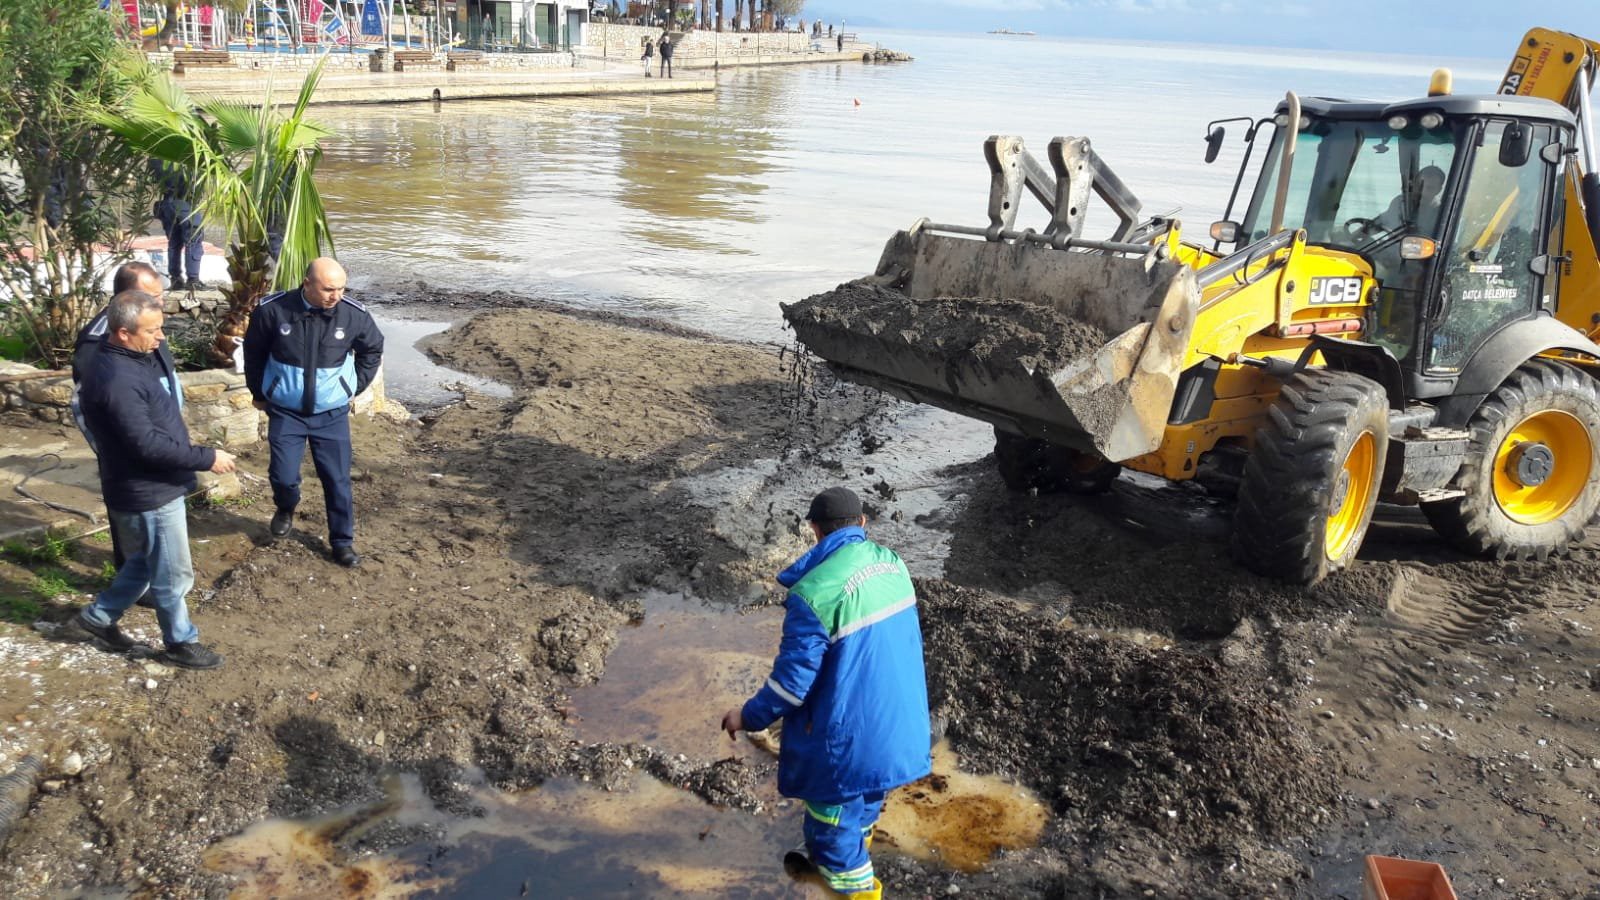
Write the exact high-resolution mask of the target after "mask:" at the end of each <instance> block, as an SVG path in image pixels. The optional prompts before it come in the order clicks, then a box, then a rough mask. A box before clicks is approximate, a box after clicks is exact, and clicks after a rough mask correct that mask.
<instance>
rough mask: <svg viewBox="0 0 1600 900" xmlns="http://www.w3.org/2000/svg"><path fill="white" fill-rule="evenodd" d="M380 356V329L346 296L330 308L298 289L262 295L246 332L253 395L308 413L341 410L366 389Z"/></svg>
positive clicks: (248, 377)
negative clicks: (319, 305)
mask: <svg viewBox="0 0 1600 900" xmlns="http://www.w3.org/2000/svg"><path fill="white" fill-rule="evenodd" d="M382 358H383V334H382V333H380V332H379V331H378V326H377V323H375V322H373V321H372V315H371V314H370V313H368V312H367V308H366V307H365V306H362V305H361V304H360V303H357V302H356V301H354V300H352V299H350V298H349V297H348V296H347V297H345V298H344V299H343V300H340V301H339V302H338V303H336V304H334V306H333V308H332V309H326V310H324V309H318V308H315V307H313V306H311V305H310V304H309V303H307V302H306V300H305V297H304V296H303V295H302V293H301V291H300V289H299V288H295V289H294V290H292V291H285V292H283V293H278V294H273V295H271V296H269V297H266V298H265V299H263V300H262V301H261V303H260V304H259V305H258V306H256V311H255V312H253V313H251V314H250V327H249V328H248V329H246V330H245V336H244V378H245V384H246V385H248V386H249V388H250V394H251V396H253V397H255V398H256V399H257V400H265V401H267V403H269V404H270V405H272V406H274V407H277V408H278V409H283V410H287V411H289V412H292V413H298V414H300V415H304V416H309V415H313V414H315V413H321V412H327V411H328V410H331V409H340V408H343V407H345V406H348V405H349V404H350V399H351V398H352V397H354V396H355V395H357V394H359V393H361V392H362V391H364V390H366V389H367V385H369V384H371V383H372V379H373V378H374V377H376V376H377V374H378V364H379V362H380V361H381V360H382Z"/></svg>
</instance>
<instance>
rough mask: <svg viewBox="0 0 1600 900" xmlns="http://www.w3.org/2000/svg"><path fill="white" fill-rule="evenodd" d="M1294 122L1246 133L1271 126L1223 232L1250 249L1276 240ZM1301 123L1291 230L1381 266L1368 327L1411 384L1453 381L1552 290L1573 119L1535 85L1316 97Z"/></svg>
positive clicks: (1429, 393)
mask: <svg viewBox="0 0 1600 900" xmlns="http://www.w3.org/2000/svg"><path fill="white" fill-rule="evenodd" d="M1288 118H1289V113H1288V112H1287V110H1286V109H1283V108H1280V109H1279V111H1278V113H1277V115H1276V116H1275V117H1274V119H1272V120H1262V121H1261V122H1257V123H1253V124H1252V126H1251V128H1250V131H1249V133H1248V134H1247V139H1249V140H1251V143H1252V144H1253V143H1254V142H1255V140H1257V139H1259V138H1260V137H1262V136H1264V135H1266V134H1267V132H1266V130H1265V126H1267V125H1269V124H1270V125H1272V126H1273V128H1272V130H1271V132H1270V137H1268V140H1269V142H1270V143H1269V144H1268V147H1267V152H1266V154H1265V158H1264V159H1262V160H1261V162H1260V165H1261V168H1260V169H1259V171H1258V172H1257V173H1256V177H1255V189H1254V191H1253V192H1252V193H1251V194H1250V196H1249V199H1248V202H1247V203H1246V204H1245V205H1244V209H1243V214H1242V216H1241V220H1240V221H1239V222H1238V223H1237V224H1229V226H1228V228H1227V229H1226V230H1225V231H1224V232H1223V233H1224V234H1230V233H1231V234H1233V235H1236V236H1237V243H1238V245H1239V246H1240V247H1246V246H1248V245H1250V244H1254V243H1256V242H1258V241H1261V240H1264V239H1266V238H1268V237H1269V236H1270V235H1269V231H1270V228H1271V224H1270V223H1271V213H1272V210H1273V206H1274V202H1275V200H1276V199H1277V193H1278V190H1279V183H1280V176H1281V165H1282V155H1283V152H1284V148H1285V143H1286V142H1285V140H1284V136H1285V135H1286V134H1289V133H1290V132H1289V131H1288V126H1289V121H1288ZM1295 124H1296V128H1295V130H1294V131H1293V132H1292V133H1293V134H1294V135H1295V140H1294V154H1293V159H1292V161H1291V169H1290V172H1289V178H1288V183H1287V186H1286V198H1285V205H1284V214H1283V224H1284V227H1286V228H1300V229H1304V230H1305V233H1306V241H1307V243H1308V244H1312V245H1317V246H1320V247H1323V248H1327V249H1330V250H1335V251H1344V252H1348V253H1350V254H1353V255H1354V256H1357V257H1360V258H1361V259H1362V260H1364V261H1365V262H1366V263H1367V264H1368V265H1370V266H1371V269H1372V274H1373V277H1374V278H1375V279H1376V281H1377V283H1378V289H1377V293H1376V296H1375V297H1374V298H1373V300H1372V305H1371V307H1370V308H1369V309H1368V312H1367V319H1368V321H1367V323H1366V332H1365V339H1366V340H1368V341H1371V342H1373V343H1376V344H1378V345H1379V346H1381V347H1383V348H1384V349H1385V350H1387V351H1388V352H1390V353H1392V354H1393V355H1394V357H1395V358H1396V359H1397V360H1398V361H1399V363H1400V367H1401V370H1402V371H1403V373H1404V375H1405V378H1406V380H1407V381H1408V382H1409V384H1408V385H1407V391H1406V393H1407V394H1408V395H1410V396H1412V397H1416V398H1418V399H1426V398H1430V397H1441V396H1445V395H1449V394H1451V393H1453V392H1454V389H1455V386H1456V382H1457V380H1458V378H1459V376H1460V375H1461V373H1462V372H1463V371H1464V370H1465V368H1466V366H1467V363H1468V361H1469V360H1470V359H1471V358H1472V357H1473V355H1474V354H1475V353H1476V352H1477V351H1478V349H1479V348H1480V347H1482V346H1483V344H1484V342H1485V341H1487V340H1488V339H1490V338H1491V337H1492V336H1493V335H1495V334H1496V333H1497V332H1498V331H1500V330H1501V329H1502V328H1503V327H1505V326H1506V325H1509V324H1511V323H1513V322H1516V321H1520V320H1523V319H1528V318H1532V317H1534V316H1537V315H1539V314H1540V312H1541V310H1542V309H1544V308H1545V307H1546V306H1548V303H1549V301H1548V298H1550V297H1553V296H1555V290H1554V285H1553V284H1551V283H1549V282H1551V281H1553V280H1554V279H1555V278H1556V277H1558V276H1557V271H1556V270H1557V268H1558V267H1557V266H1554V265H1552V253H1553V252H1557V253H1558V252H1559V251H1552V249H1551V248H1552V247H1553V246H1554V245H1555V244H1556V243H1558V242H1557V241H1553V240H1552V235H1553V234H1556V233H1557V228H1558V226H1559V222H1558V219H1559V215H1558V210H1560V209H1561V204H1560V202H1559V201H1560V199H1561V198H1560V197H1559V196H1558V193H1559V187H1558V186H1559V185H1560V184H1561V181H1560V178H1559V176H1560V174H1561V169H1562V163H1563V161H1564V154H1563V152H1562V150H1563V148H1564V147H1567V148H1570V147H1572V146H1574V138H1573V131H1574V127H1575V122H1574V119H1573V116H1572V115H1571V114H1570V113H1569V112H1568V111H1567V110H1566V109H1564V108H1563V107H1561V106H1560V105H1559V104H1556V103H1553V102H1550V101H1548V100H1542V99H1537V98H1526V97H1509V96H1448V95H1446V96H1433V97H1428V98H1425V99H1419V100H1409V101H1405V102H1401V103H1393V104H1384V103H1371V102H1360V101H1342V100H1330V99H1324V98H1310V99H1307V100H1304V101H1302V103H1301V115H1300V117H1299V121H1298V122H1297V123H1295ZM1212 133H1213V135H1216V134H1217V132H1216V130H1213V132H1212ZM1214 139H1215V138H1214ZM1208 155H1214V154H1208ZM1251 155H1252V154H1249V153H1247V154H1246V156H1245V161H1244V162H1243V163H1242V164H1241V169H1240V173H1239V179H1238V181H1237V182H1236V185H1235V192H1236V196H1235V201H1238V200H1239V199H1240V198H1239V197H1238V196H1237V193H1238V191H1239V189H1240V185H1241V184H1242V183H1243V182H1244V181H1245V179H1247V178H1249V177H1250V173H1249V171H1248V169H1249V167H1250V156H1251ZM1234 205H1235V203H1234V202H1230V204H1229V210H1230V211H1231V210H1232V209H1233V208H1234Z"/></svg>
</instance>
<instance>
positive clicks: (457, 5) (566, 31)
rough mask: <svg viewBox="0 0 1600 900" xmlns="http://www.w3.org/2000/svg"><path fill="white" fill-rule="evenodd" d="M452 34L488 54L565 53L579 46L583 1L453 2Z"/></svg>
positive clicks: (585, 20) (585, 14) (585, 22)
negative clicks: (454, 26)
mask: <svg viewBox="0 0 1600 900" xmlns="http://www.w3.org/2000/svg"><path fill="white" fill-rule="evenodd" d="M446 6H447V8H448V7H453V10H452V11H453V12H454V13H455V17H454V18H455V24H456V33H457V34H459V35H462V36H463V37H464V38H465V39H466V40H465V43H466V44H467V45H469V46H473V47H481V48H487V49H491V50H508V51H515V50H536V49H537V50H569V49H571V48H573V47H581V46H583V42H584V38H585V36H586V35H585V33H584V29H586V28H587V27H588V26H589V3H588V2H587V0H563V2H554V3H545V2H538V0H456V2H454V3H447V4H446Z"/></svg>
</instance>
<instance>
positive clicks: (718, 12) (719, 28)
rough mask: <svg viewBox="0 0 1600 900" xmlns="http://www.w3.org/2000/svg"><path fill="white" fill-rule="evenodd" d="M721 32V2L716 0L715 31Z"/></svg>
mask: <svg viewBox="0 0 1600 900" xmlns="http://www.w3.org/2000/svg"><path fill="white" fill-rule="evenodd" d="M721 30H722V0H717V31H719V32H720V31H721Z"/></svg>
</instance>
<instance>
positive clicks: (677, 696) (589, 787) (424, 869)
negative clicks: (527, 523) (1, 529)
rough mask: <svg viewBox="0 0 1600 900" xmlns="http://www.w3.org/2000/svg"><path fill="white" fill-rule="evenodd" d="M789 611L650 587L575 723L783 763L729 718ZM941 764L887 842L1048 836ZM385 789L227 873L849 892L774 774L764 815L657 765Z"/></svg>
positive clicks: (970, 852) (703, 755)
mask: <svg viewBox="0 0 1600 900" xmlns="http://www.w3.org/2000/svg"><path fill="white" fill-rule="evenodd" d="M781 627H782V610H780V609H777V608H763V609H758V610H755V611H753V612H750V613H744V614H741V613H738V612H735V611H730V610H724V609H719V608H716V607H711V606H707V605H705V604H702V603H701V602H699V601H698V600H696V599H695V598H693V597H687V596H684V595H681V594H666V593H655V594H651V595H649V596H647V597H646V598H645V617H644V619H643V621H642V623H641V624H639V625H637V626H635V627H633V628H630V629H627V630H625V631H624V632H623V633H622V635H621V638H620V640H619V642H618V645H617V647H616V648H615V649H614V650H613V651H612V652H611V654H610V656H609V658H608V659H607V660H606V670H605V675H604V677H602V679H601V680H600V682H599V683H598V684H596V685H592V686H588V687H585V688H583V689H581V690H579V691H576V692H574V694H573V697H572V703H573V711H574V713H575V717H574V720H573V726H574V728H575V729H576V730H577V733H578V737H579V738H580V739H581V740H583V741H585V742H602V741H609V742H626V741H637V742H641V743H647V744H650V745H652V746H654V747H656V748H657V749H659V750H661V751H663V752H667V753H682V754H684V755H686V756H688V757H689V758H691V759H699V760H711V759H723V758H727V757H728V756H729V755H734V756H738V757H739V758H741V759H744V760H746V761H747V763H749V764H750V765H754V766H760V767H761V768H762V769H763V770H770V769H771V767H772V762H773V760H772V757H771V756H770V755H769V754H768V753H767V752H766V751H764V750H761V749H758V748H756V747H755V746H754V745H752V744H750V743H749V742H748V741H745V740H743V739H741V740H740V741H738V742H736V743H730V742H729V741H728V739H727V737H726V736H724V735H723V734H722V733H721V732H720V731H719V730H718V723H719V720H720V717H721V714H722V712H723V711H724V710H725V709H727V708H728V707H730V706H734V705H736V704H739V703H742V702H743V701H744V700H745V698H746V697H747V696H748V695H749V694H750V692H752V691H754V690H755V689H756V687H758V686H759V685H760V684H761V683H762V681H763V680H764V679H765V678H766V676H767V674H768V668H769V666H770V665H771V660H772V655H773V653H774V651H775V649H776V647H777V642H778V637H779V633H780V630H781ZM933 757H934V774H933V775H931V776H929V777H928V778H926V779H923V780H921V781H918V782H916V783H915V784H911V785H907V786H906V787H904V788H901V789H899V790H897V791H895V792H894V793H892V794H890V796H889V799H888V802H887V803H886V804H885V809H884V814H883V818H882V819H881V821H880V826H879V837H878V839H877V841H876V842H875V843H874V848H873V849H874V854H875V855H876V856H880V857H881V856H882V855H883V854H886V853H905V854H909V855H911V856H913V857H915V858H917V859H921V860H924V861H927V862H929V863H932V864H935V865H940V866H947V867H950V868H954V869H958V870H960V871H965V872H972V871H977V870H978V869H981V868H982V867H983V866H984V865H985V864H987V863H988V862H989V860H991V859H992V858H993V857H994V854H995V853H996V852H997V851H999V850H1001V849H1003V848H1022V847H1028V846H1032V845H1034V844H1036V843H1037V842H1038V840H1039V836H1040V834H1042V833H1043V830H1044V826H1045V823H1046V821H1047V812H1046V810H1045V808H1044V806H1043V805H1042V804H1041V803H1040V802H1039V800H1038V798H1036V797H1035V796H1033V795H1032V794H1031V793H1029V792H1027V791H1025V790H1023V789H1021V788H1019V787H1018V786H1016V785H1014V784H1011V783H1010V782H1007V781H1005V780H1003V779H999V778H993V777H980V776H975V775H970V774H966V773H963V772H961V771H960V761H959V760H958V759H957V758H956V755H955V754H954V753H953V752H952V751H951V750H950V749H949V747H948V746H946V745H944V744H940V745H939V746H937V747H935V748H934V754H933ZM385 787H386V797H385V799H384V800H382V801H380V802H378V803H374V804H370V805H367V806H363V807H360V808H356V809H350V810H343V811H341V812H338V813H335V814H332V815H329V816H324V817H321V818H318V819H313V820H309V821H299V822H294V821H285V820H275V821H270V822H264V823H261V824H258V825H256V826H253V827H252V828H250V829H248V830H247V831H245V832H244V833H242V834H240V835H238V836H236V837H233V838H230V839H228V840H225V841H222V842H221V843H219V844H218V845H217V846H216V847H214V848H212V850H211V851H209V852H208V853H207V855H206V865H207V867H208V868H210V869H212V870H213V871H218V872H226V873H231V874H234V875H236V876H238V877H239V878H240V879H241V893H242V894H243V895H245V896H318V897H349V898H354V897H361V898H384V900H388V898H406V897H412V896H416V895H419V894H426V895H429V896H449V897H491V896H492V897H517V896H531V897H636V896H661V895H675V896H694V897H721V896H738V897H770V898H811V897H830V896H834V895H832V894H831V893H829V892H828V891H827V890H826V889H825V888H823V887H822V886H821V884H820V882H817V881H815V880H814V879H813V880H800V881H794V880H791V879H790V878H789V877H788V876H786V875H785V874H784V873H783V867H782V863H781V859H782V855H783V853H784V852H785V851H786V850H788V849H790V848H791V847H793V846H794V845H795V844H796V843H797V842H798V840H799V835H800V825H801V820H800V816H801V812H800V806H799V804H798V803H796V802H794V801H784V800H781V799H780V798H779V797H778V796H777V794H776V784H775V779H768V781H767V783H766V784H764V785H763V788H762V793H763V794H764V795H765V796H764V797H763V800H764V801H765V811H764V812H762V813H759V814H751V813H744V812H739V811H736V810H728V809H719V808H716V807H712V806H710V805H708V804H707V803H705V802H704V801H702V800H701V799H700V798H698V797H696V796H694V795H693V794H690V793H688V792H686V791H682V790H679V789H677V788H674V787H671V786H669V785H666V784H663V783H661V782H659V781H657V780H655V779H653V778H650V777H648V776H646V775H643V774H638V775H635V776H634V777H633V778H632V779H631V780H630V781H629V782H627V784H626V786H625V787H624V788H623V789H621V790H616V791H607V790H603V789H601V788H600V787H598V786H596V785H594V784H589V783H585V782H582V781H579V780H575V779H571V778H558V779H552V780H551V781H549V782H547V783H546V784H544V785H542V786H540V787H539V788H537V789H535V790H532V791H528V792H526V793H523V794H519V795H507V794H503V793H500V792H498V791H495V790H494V789H493V788H491V787H488V786H483V785H480V786H478V787H476V788H475V789H474V791H473V796H472V800H471V803H472V805H473V806H475V807H478V808H480V809H482V811H483V814H482V815H481V816H473V817H470V818H457V817H454V816H451V815H448V814H446V813H443V812H440V811H438V810H437V809H435V808H434V807H433V805H432V804H431V803H430V802H429V801H428V799H427V797H426V796H425V795H424V793H423V791H422V789H421V785H420V783H419V782H418V780H417V778H416V777H415V776H412V775H399V776H391V777H390V778H389V779H388V781H386V783H385ZM385 823H388V824H396V825H401V826H419V825H420V826H426V827H427V828H428V829H429V831H428V834H429V837H428V838H427V839H423V840H419V841H418V842H417V843H413V844H410V845H407V846H403V847H400V848H398V849H396V850H394V851H393V852H390V853H387V854H383V855H379V856H366V857H361V858H355V857H353V856H352V855H351V854H349V853H348V851H347V850H346V849H345V848H346V847H348V846H350V844H351V842H352V841H353V840H355V839H357V838H359V837H361V836H362V835H363V834H366V833H367V832H369V831H371V830H372V829H374V828H376V827H377V826H378V825H380V824H385Z"/></svg>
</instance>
